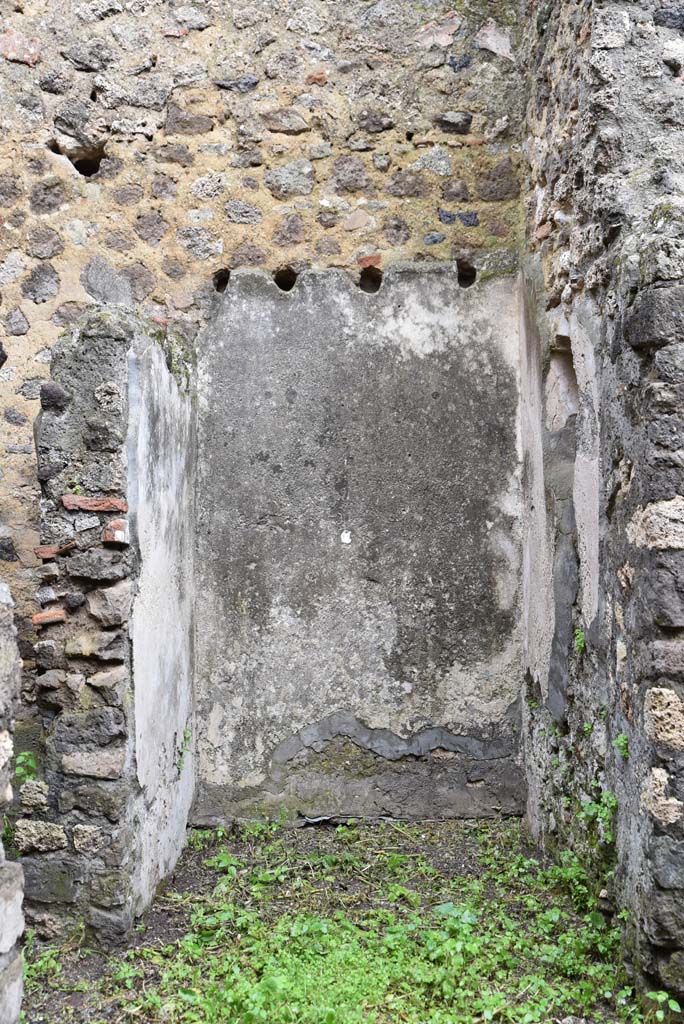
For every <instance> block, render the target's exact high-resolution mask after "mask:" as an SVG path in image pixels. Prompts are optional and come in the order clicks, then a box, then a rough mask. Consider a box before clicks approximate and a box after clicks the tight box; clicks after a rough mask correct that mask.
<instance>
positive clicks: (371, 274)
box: [359, 267, 382, 294]
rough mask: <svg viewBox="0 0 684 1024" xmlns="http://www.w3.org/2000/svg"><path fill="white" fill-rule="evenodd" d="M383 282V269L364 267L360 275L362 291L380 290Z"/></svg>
mask: <svg viewBox="0 0 684 1024" xmlns="http://www.w3.org/2000/svg"><path fill="white" fill-rule="evenodd" d="M381 284H382V270H380V269H379V268H378V267H364V268H363V270H362V271H361V274H360V276H359V288H360V289H361V291H362V292H369V293H371V294H372V293H373V292H379V291H380V286H381Z"/></svg>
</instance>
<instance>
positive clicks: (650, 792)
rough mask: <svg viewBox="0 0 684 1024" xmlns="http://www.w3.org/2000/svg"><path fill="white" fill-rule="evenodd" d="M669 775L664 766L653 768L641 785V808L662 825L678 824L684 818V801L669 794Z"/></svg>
mask: <svg viewBox="0 0 684 1024" xmlns="http://www.w3.org/2000/svg"><path fill="white" fill-rule="evenodd" d="M668 783H669V776H668V774H667V772H666V771H665V769H664V768H652V769H651V772H650V775H648V776H647V778H646V779H645V780H644V783H643V785H642V787H641V808H642V810H644V811H645V812H646V813H647V814H650V815H651V817H652V818H655V820H656V821H657V822H659V823H660V824H661V825H665V826H668V825H676V824H677V823H678V822H679V821H681V820H682V818H684V803H682V802H681V800H677V799H676V798H675V797H673V796H668V795H667V787H668Z"/></svg>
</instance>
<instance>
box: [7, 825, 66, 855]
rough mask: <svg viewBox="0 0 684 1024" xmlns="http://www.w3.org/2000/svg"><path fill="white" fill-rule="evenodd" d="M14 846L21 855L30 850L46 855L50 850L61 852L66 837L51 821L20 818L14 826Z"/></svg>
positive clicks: (60, 828) (61, 829)
mask: <svg viewBox="0 0 684 1024" xmlns="http://www.w3.org/2000/svg"><path fill="white" fill-rule="evenodd" d="M14 845H15V846H16V847H17V849H18V850H20V851H21V853H29V852H30V851H32V850H37V851H38V852H39V853H48V852H49V851H50V850H63V849H64V847H65V846H66V845H67V837H66V832H65V831H64V829H63V828H62V826H61V825H55V823H54V822H52V821H39V820H37V819H33V818H20V819H19V821H17V823H16V825H15V826H14Z"/></svg>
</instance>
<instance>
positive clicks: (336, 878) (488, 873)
mask: <svg viewBox="0 0 684 1024" xmlns="http://www.w3.org/2000/svg"><path fill="white" fill-rule="evenodd" d="M596 803H597V804H599V803H600V801H598V800H597V801H596ZM197 835H198V838H197V839H193V840H191V843H192V844H194V845H195V846H196V849H191V850H190V851H189V852H188V853H187V854H186V855H185V856H186V857H189V858H190V861H189V864H190V866H191V867H192V866H193V865H194V867H192V871H191V872H190V874H191V875H192V874H193V872H194V873H195V874H197V873H198V872H199V873H202V872H203V874H202V876H201V879H200V880H199V881H198V882H197V884H196V888H195V889H194V890H193V891H191V892H189V891H187V889H186V885H187V875H186V880H185V882H184V883H183V887H181V888H180V889H179V891H176V892H174V891H173V885H171V887H170V888H168V889H166V890H165V891H164V892H163V893H162V894H161V895H160V897H159V902H158V905H157V908H156V909H155V911H154V915H153V921H154V927H151V928H150V933H149V934H150V938H149V939H148V938H147V937H145V939H144V940H143V941H139V940H136V944H135V946H136V948H135V950H134V951H133V950H132V951H130V952H128V953H124V954H115V955H114V956H112V957H111V958H109V959H108V960H107V962H106V964H105V969H104V977H103V978H102V980H100V981H97V982H93V983H91V984H90V985H89V989H88V992H87V998H86V1001H85V1002H84V1003H83V1004H82V1005H81V1006H80V1008H79V1009H78V1011H77V1015H76V1016H74V1015H72V1013H71V1010H72V1007H71V1006H70V1005H69V1004H68V1003H67V1004H66V1005H67V1009H66V1010H65V1013H64V1014H63V1015H62V1016H60V1015H59V1009H56V1010H55V1011H54V1016H52V1015H48V1016H45V1015H44V1014H43V1012H42V1011H41V1010H40V1007H41V1006H42V1007H44V1006H45V1005H47V1004H49V1003H54V1002H55V997H56V990H57V989H58V988H59V987H60V986H62V987H64V989H65V990H66V989H68V990H69V991H73V990H74V986H73V983H72V981H71V980H70V979H73V977H74V976H78V968H79V960H78V958H79V957H80V956H84V955H87V954H84V953H82V952H80V951H78V950H75V949H71V950H68V949H53V950H45V948H44V947H43V949H42V950H39V949H38V948H37V947H36V946H35V945H33V944H31V943H29V945H28V947H27V952H26V957H27V965H28V968H27V1015H28V1019H30V1020H33V1019H41V1020H46V1021H47V1020H50V1021H57V1020H64V1019H67V1018H68V1019H70V1020H74V1021H79V1022H81V1024H83V1022H85V1021H88V1022H89V1024H94V1022H96V1021H102V1020H104V1019H105V1018H106V1019H108V1020H121V1021H124V1020H127V1021H129V1020H130V1021H134V1020H140V1021H159V1022H162V1021H163V1022H164V1024H365V1022H373V1024H398V1022H401V1024H452V1022H454V1021H458V1024H483V1022H489V1021H493V1022H496V1024H534V1022H537V1021H542V1020H552V1019H561V1018H563V1017H565V1016H577V1017H583V1018H586V1019H591V1020H592V1021H594V1022H595V1024H615V1022H618V1021H625V1022H632V1024H643V1017H642V1015H641V1011H640V1010H639V1007H638V1005H637V1003H636V1001H635V999H634V998H633V993H632V992H631V989H630V988H629V986H628V984H627V979H626V976H625V974H624V972H623V970H622V967H621V966H620V944H619V933H618V930H617V929H615V928H612V927H610V926H609V925H608V924H607V923H606V921H605V920H604V917H603V915H602V914H601V913H600V912H599V911H598V907H597V904H596V901H595V898H594V895H593V894H594V891H595V889H594V886H593V884H592V882H591V880H590V879H589V877H588V875H587V872H586V870H585V869H584V867H583V866H582V864H581V862H580V860H579V858H578V857H577V856H576V855H575V854H572V853H569V852H567V851H566V852H565V853H564V854H562V855H561V857H560V860H559V863H557V864H553V865H549V866H546V865H544V864H543V863H540V862H539V861H538V860H537V859H536V858H535V857H533V856H531V855H530V847H529V846H528V845H527V841H526V837H525V833H524V831H523V830H522V827H521V825H520V824H519V823H518V822H515V821H509V822H498V823H480V824H477V825H475V826H474V825H472V824H471V823H468V824H467V825H466V824H463V823H452V824H449V825H445V824H442V825H440V826H433V825H430V824H428V823H423V824H421V825H419V826H414V825H406V824H403V823H397V822H388V823H385V824H381V825H376V826H367V825H362V824H358V823H349V824H347V825H344V826H340V827H339V828H338V829H335V830H332V829H326V828H322V829H288V830H285V829H281V828H280V825H279V823H278V822H263V821H262V822H250V823H241V824H240V826H239V827H234V828H231V829H230V830H229V831H226V830H221V833H220V834H217V833H211V832H210V831H209V830H207V829H203V830H201V831H200V832H199V833H198V834H197ZM206 847H211V849H212V856H211V857H210V858H209V859H204V857H203V853H202V851H203V850H204V849H205V848H206ZM445 851H451V853H452V854H453V853H454V851H456V856H455V857H453V856H451V857H450V856H449V855H448V854H447V855H446V856H445ZM466 864H467V867H466ZM457 865H462V867H457ZM186 866H187V864H186ZM459 871H463V874H459V873H458V872H459ZM167 904H168V905H169V906H170V908H171V910H172V913H171V915H170V924H171V929H170V932H171V938H170V940H169V939H168V938H164V936H161V937H160V938H159V939H157V940H155V939H154V938H152V936H153V935H154V934H155V933H156V934H159V931H158V929H159V922H160V914H161V912H162V909H163V907H164V906H166V905H167ZM144 943H146V944H144ZM43 956H45V957H47V959H41V957H43ZM51 958H52V959H53V960H54V961H55V962H56V963H58V964H59V965H60V970H56V971H55V972H54V974H51V973H50V972H49V970H47V966H48V965H49V963H50V959H51ZM95 962H96V963H98V961H95ZM99 963H100V965H101V961H99ZM67 966H68V968H69V969H68V971H67V970H66V967H67ZM99 973H101V967H100V970H96V971H93V969H92V965H91V969H90V971H89V973H88V977H90V978H92V977H94V976H96V975H97V974H99ZM41 999H42V1000H43V1002H42V1003H41V1002H40V1000H41ZM658 1007H659V1008H660V1004H658ZM655 1019H657V1018H654V1020H655Z"/></svg>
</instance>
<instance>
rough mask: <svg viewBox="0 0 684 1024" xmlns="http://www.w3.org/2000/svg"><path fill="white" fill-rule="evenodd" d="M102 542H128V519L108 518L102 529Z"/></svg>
mask: <svg viewBox="0 0 684 1024" xmlns="http://www.w3.org/2000/svg"><path fill="white" fill-rule="evenodd" d="M102 543H103V544H129V543H130V541H129V533H128V520H127V519H110V520H109V522H108V523H107V525H106V526H105V528H104V530H103V531H102Z"/></svg>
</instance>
